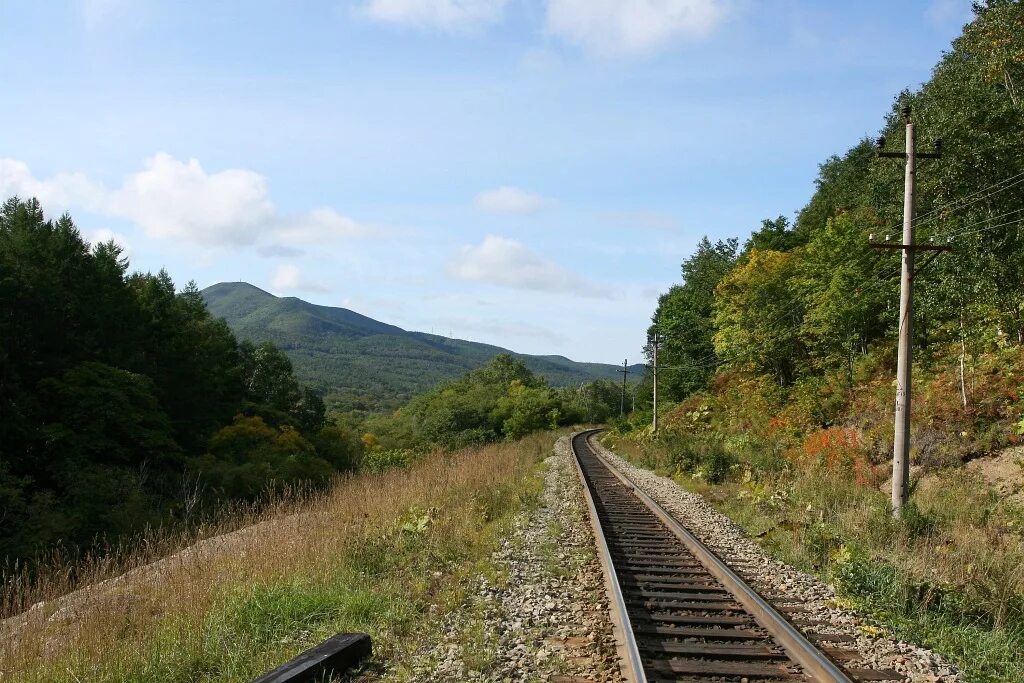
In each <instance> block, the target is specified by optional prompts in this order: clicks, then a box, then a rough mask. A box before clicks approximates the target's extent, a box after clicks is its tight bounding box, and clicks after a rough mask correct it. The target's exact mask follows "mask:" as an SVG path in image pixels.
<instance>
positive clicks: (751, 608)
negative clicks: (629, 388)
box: [573, 429, 854, 683]
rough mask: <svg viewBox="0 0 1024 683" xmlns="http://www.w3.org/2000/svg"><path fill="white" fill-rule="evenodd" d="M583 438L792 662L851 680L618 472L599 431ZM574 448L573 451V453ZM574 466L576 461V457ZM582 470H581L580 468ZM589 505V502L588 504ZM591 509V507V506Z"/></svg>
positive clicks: (822, 675)
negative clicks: (596, 442)
mask: <svg viewBox="0 0 1024 683" xmlns="http://www.w3.org/2000/svg"><path fill="white" fill-rule="evenodd" d="M588 431H589V433H587V435H586V436H585V437H584V438H585V440H586V441H587V445H588V446H590V449H591V452H592V453H593V454H594V456H595V457H596V458H597V459H598V460H599V461H600V462H601V463H602V464H604V465H605V467H607V468H608V470H609V471H610V472H611V473H612V474H614V475H615V476H616V477H617V478H618V479H619V481H621V482H622V483H623V484H624V485H625V486H627V487H629V488H631V489H632V490H633V493H634V494H635V495H636V497H637V498H638V499H640V501H641V502H643V503H644V505H646V506H647V507H648V508H649V509H650V510H651V512H653V513H654V514H655V515H656V516H657V517H658V518H659V519H660V520H661V521H662V522H663V523H664V524H665V525H666V526H667V527H668V528H669V529H670V530H671V531H672V533H674V534H675V535H676V537H677V538H678V539H679V540H680V541H681V542H682V543H683V545H685V546H686V547H687V549H688V550H689V551H690V552H691V553H693V555H694V556H695V557H696V558H697V560H698V561H699V562H700V563H701V564H702V565H704V567H705V568H706V569H707V570H708V572H709V573H711V575H712V576H714V577H715V578H716V579H717V580H718V581H719V582H721V584H722V585H723V586H725V588H726V589H727V590H728V591H729V592H730V593H732V594H733V595H734V596H735V597H736V601H737V602H739V603H740V604H741V605H742V606H743V607H744V608H745V609H746V610H747V611H748V612H750V614H751V616H753V617H754V619H755V620H756V621H757V623H758V624H759V625H760V626H761V627H762V628H763V629H764V630H765V631H767V632H768V633H769V634H771V636H772V637H774V638H775V640H776V641H777V642H778V643H779V645H780V646H781V647H782V648H783V649H784V650H785V651H786V654H788V655H789V657H790V658H792V659H793V661H794V662H796V663H797V664H799V665H800V666H802V667H803V668H804V670H805V672H806V673H808V674H810V675H811V676H813V677H814V679H815V681H816V682H817V683H854V679H852V678H850V677H849V676H848V675H847V674H846V672H844V671H843V670H842V669H841V668H839V667H838V666H837V665H836V664H835V663H834V662H833V661H832V660H831V659H829V658H828V657H827V656H826V655H825V653H823V652H822V651H821V650H819V649H818V648H817V647H815V646H814V644H813V643H811V642H810V641H809V640H808V639H807V638H806V637H805V636H804V635H803V634H802V633H801V632H800V631H799V630H798V629H797V628H796V627H795V626H793V625H792V624H790V623H789V621H787V620H786V619H785V617H783V616H782V615H781V614H779V612H778V611H777V610H776V609H775V608H774V607H772V606H771V605H770V604H769V603H768V602H767V601H766V600H765V599H764V598H762V597H761V596H760V595H758V594H757V592H756V591H754V589H752V588H751V587H750V586H749V585H747V583H746V582H745V581H744V580H743V579H742V578H740V576H739V575H737V574H736V573H735V572H734V571H733V570H732V569H730V568H729V566H728V565H726V564H725V563H724V562H723V561H722V560H721V559H720V558H719V557H718V556H717V555H716V554H715V553H714V552H712V551H711V550H710V549H709V548H708V547H707V546H706V545H704V543H703V542H701V541H700V539H698V538H697V537H696V536H694V535H693V534H692V533H690V531H689V530H688V529H687V528H686V527H684V526H683V525H682V524H680V523H679V521H678V520H677V519H676V518H675V517H673V516H672V515H671V514H669V512H668V511H666V510H665V509H664V508H663V507H661V505H659V504H658V503H657V502H656V501H655V500H654V499H653V498H651V497H650V496H649V495H647V494H646V493H644V491H642V490H641V489H640V488H639V487H638V486H637V485H636V484H635V483H633V481H632V480H631V479H630V478H629V477H627V476H626V475H625V474H623V473H622V472H620V471H619V469H618V468H616V467H615V466H614V465H612V464H611V463H610V462H608V460H607V459H606V458H605V457H604V456H603V455H601V453H600V451H599V450H598V449H597V448H595V447H594V446H593V445H591V439H592V438H593V437H594V436H595V435H596V434H597V433H598V432H599V431H601V430H597V429H595V430H588ZM575 452H576V451H575V448H574V449H573V454H574V455H575ZM577 468H579V462H578V460H577ZM581 472H582V470H581ZM591 506H593V503H591ZM592 509H593V507H592Z"/></svg>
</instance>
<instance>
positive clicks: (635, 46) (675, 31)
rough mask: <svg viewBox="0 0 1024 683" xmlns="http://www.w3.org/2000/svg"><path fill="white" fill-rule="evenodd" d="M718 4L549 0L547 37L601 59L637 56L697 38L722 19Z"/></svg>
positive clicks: (714, 0)
mask: <svg viewBox="0 0 1024 683" xmlns="http://www.w3.org/2000/svg"><path fill="white" fill-rule="evenodd" d="M724 13H725V12H724V8H723V0H549V1H548V12H547V30H548V32H549V33H551V34H552V35H556V36H559V37H561V38H562V39H564V40H566V41H568V42H570V43H572V44H574V45H579V46H581V47H584V48H586V49H588V50H590V51H592V52H596V53H600V54H605V55H642V54H647V53H651V52H655V51H657V50H659V49H662V48H665V47H666V46H668V45H669V44H671V43H672V42H674V41H677V40H682V39H693V38H702V37H704V36H707V35H708V34H710V33H711V31H712V30H713V29H714V28H715V27H716V26H717V25H718V23H719V22H720V21H721V19H722V17H723V15H724Z"/></svg>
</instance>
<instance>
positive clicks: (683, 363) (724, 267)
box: [648, 237, 739, 399]
mask: <svg viewBox="0 0 1024 683" xmlns="http://www.w3.org/2000/svg"><path fill="white" fill-rule="evenodd" d="M738 245H739V241H738V240H735V239H730V240H725V241H722V240H719V241H718V242H716V243H714V244H712V242H711V241H710V240H709V239H708V238H707V237H704V238H703V239H701V241H700V242H699V243H698V245H697V250H696V251H695V252H694V254H693V256H691V257H690V258H688V259H687V260H685V261H684V262H683V264H682V275H683V283H682V284H681V285H675V286H673V287H672V288H671V289H670V290H669V291H668V292H667V293H666V294H663V295H662V296H661V297H659V299H658V307H657V309H656V310H655V312H654V316H653V324H652V325H651V327H650V328H649V329H648V337H652V336H653V335H654V333H655V332H656V331H657V332H658V333H659V335H660V337H661V340H662V345H661V351H660V356H659V363H660V364H662V365H666V366H670V367H672V368H673V369H672V370H671V371H668V372H667V373H664V374H663V375H661V377H664V379H663V380H662V379H661V377H659V382H660V387H659V388H660V389H662V390H663V391H664V392H665V395H666V396H667V397H669V398H674V399H681V398H684V397H685V396H687V395H689V394H690V393H691V392H693V391H696V390H697V389H700V388H702V387H704V386H705V384H706V383H707V380H708V378H709V377H710V376H711V375H712V374H713V372H714V369H715V366H716V365H717V358H716V355H715V352H716V349H715V346H714V343H713V337H714V333H715V328H714V323H713V320H712V315H713V312H714V306H715V288H716V287H717V286H718V284H719V282H721V280H722V278H724V277H725V276H726V275H727V274H728V273H729V271H730V270H732V268H733V266H734V265H735V264H736V256H737V248H738Z"/></svg>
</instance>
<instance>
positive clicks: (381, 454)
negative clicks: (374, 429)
mask: <svg viewBox="0 0 1024 683" xmlns="http://www.w3.org/2000/svg"><path fill="white" fill-rule="evenodd" d="M412 461H413V453H412V451H410V450H409V449H407V448H393V449H390V450H384V449H379V450H371V451H369V452H368V453H367V454H366V457H365V458H364V459H363V467H364V469H366V470H367V471H369V472H375V473H380V472H384V471H385V470H390V469H392V468H395V467H408V466H409V465H410V464H411V463H412Z"/></svg>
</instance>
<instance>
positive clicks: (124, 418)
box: [0, 198, 620, 565]
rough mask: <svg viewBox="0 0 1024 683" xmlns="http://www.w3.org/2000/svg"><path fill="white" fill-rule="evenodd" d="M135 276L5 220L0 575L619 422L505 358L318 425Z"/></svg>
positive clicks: (220, 332)
mask: <svg viewBox="0 0 1024 683" xmlns="http://www.w3.org/2000/svg"><path fill="white" fill-rule="evenodd" d="M128 268H129V264H128V261H127V259H126V258H125V257H124V255H123V253H122V250H121V248H120V247H118V246H117V245H116V244H115V243H114V242H106V243H101V244H96V245H90V244H88V243H87V242H86V241H85V240H84V239H83V238H82V235H81V234H80V232H79V231H78V229H77V228H76V227H75V224H74V222H73V221H72V219H71V218H70V217H69V216H67V215H64V216H61V217H60V218H58V219H56V220H48V219H47V218H46V217H45V216H44V214H43V210H42V207H41V206H40V204H39V202H38V201H36V200H34V199H33V200H27V201H23V200H20V199H17V198H12V199H9V200H7V201H6V202H5V203H4V204H3V205H2V207H0V565H2V564H3V563H4V562H5V561H6V562H10V561H13V560H17V559H23V558H29V557H31V556H33V555H34V554H36V553H38V552H40V551H45V550H46V549H48V548H51V547H53V546H54V545H57V544H59V545H61V546H63V547H65V548H68V549H84V548H89V547H92V546H94V545H95V544H96V543H104V542H109V541H114V540H116V539H117V538H118V537H120V536H124V535H128V534H133V533H137V532H139V531H140V530H142V529H144V528H145V527H146V526H157V525H165V526H168V525H170V526H174V525H187V524H192V523H196V522H199V521H202V520H203V519H206V518H208V516H210V515H215V514H217V513H218V512H219V511H220V510H221V509H223V506H224V504H225V503H227V502H230V501H250V502H254V503H257V504H258V503H260V502H261V501H263V500H265V499H266V498H267V497H268V496H270V495H272V494H273V493H274V492H275V491H276V492H280V491H281V490H283V489H284V488H285V487H289V486H296V485H298V486H302V487H308V486H324V485H326V484H328V483H329V482H330V481H331V479H332V477H333V476H334V475H335V474H336V473H338V472H347V471H355V470H358V469H361V468H365V469H369V470H380V469H384V468H387V467H392V466H396V465H402V464H404V463H406V462H408V461H409V460H410V459H411V458H412V457H415V454H418V453H422V452H424V451H428V450H434V449H448V450H452V449H458V448H462V447H465V446H470V445H474V444H479V443H484V442H489V441H495V440H499V439H516V438H519V437H521V436H523V435H525V434H527V433H529V432H531V431H534V430H538V429H545V428H549V427H556V426H559V425H564V424H570V423H577V422H601V421H604V420H607V419H608V418H609V417H611V416H612V415H615V414H617V413H618V410H619V401H620V390H619V388H618V386H617V385H616V384H615V383H614V382H611V381H603V380H599V381H596V382H593V383H591V384H584V385H581V386H579V387H574V388H561V389H554V388H552V387H550V386H549V385H548V384H547V382H546V381H545V380H544V378H542V377H538V376H536V375H534V373H532V372H531V371H530V370H529V368H528V367H527V366H526V365H525V364H524V363H523V362H522V361H521V360H518V359H515V358H513V357H512V356H508V355H503V356H498V357H497V358H495V359H494V360H493V361H492V362H491V363H490V364H489V365H488V366H486V367H484V368H481V369H479V370H476V371H474V372H471V373H469V374H468V375H466V376H465V377H464V378H462V379H459V380H455V381H449V382H445V383H443V384H441V385H440V386H438V387H437V388H436V389H434V390H432V391H429V392H427V393H425V394H423V395H421V396H419V397H417V398H415V399H413V400H412V401H411V402H410V403H409V404H408V405H406V406H405V407H403V408H401V409H399V410H397V411H395V412H393V413H390V414H386V415H382V414H378V415H373V416H370V417H369V418H366V417H365V416H364V415H360V414H358V413H349V414H336V415H326V411H325V406H324V401H323V400H322V398H321V397H320V396H319V395H318V394H317V393H316V392H315V391H313V390H311V389H310V388H309V387H303V386H300V384H299V382H297V381H296V379H295V376H294V374H293V371H292V364H291V362H290V361H289V359H288V357H287V356H286V355H285V354H284V353H283V352H281V351H280V350H279V349H277V348H276V347H275V346H274V345H272V344H270V343H263V344H259V345H254V344H252V343H249V342H246V341H243V342H239V341H238V340H237V339H236V337H235V336H234V334H233V333H232V332H231V330H230V329H228V327H227V325H226V324H225V323H224V321H223V320H222V319H216V318H214V317H212V316H211V315H210V312H209V311H208V310H207V307H206V304H205V302H204V300H203V298H202V297H201V295H200V293H199V291H198V290H197V289H196V287H195V285H194V284H192V283H189V284H188V286H186V287H185V288H184V289H183V290H181V291H177V290H176V288H175V285H174V282H173V281H172V280H171V278H170V276H169V275H168V274H167V273H166V272H164V271H161V272H159V273H158V274H155V275H154V274H150V273H145V274H144V273H131V274H129V270H128Z"/></svg>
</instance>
